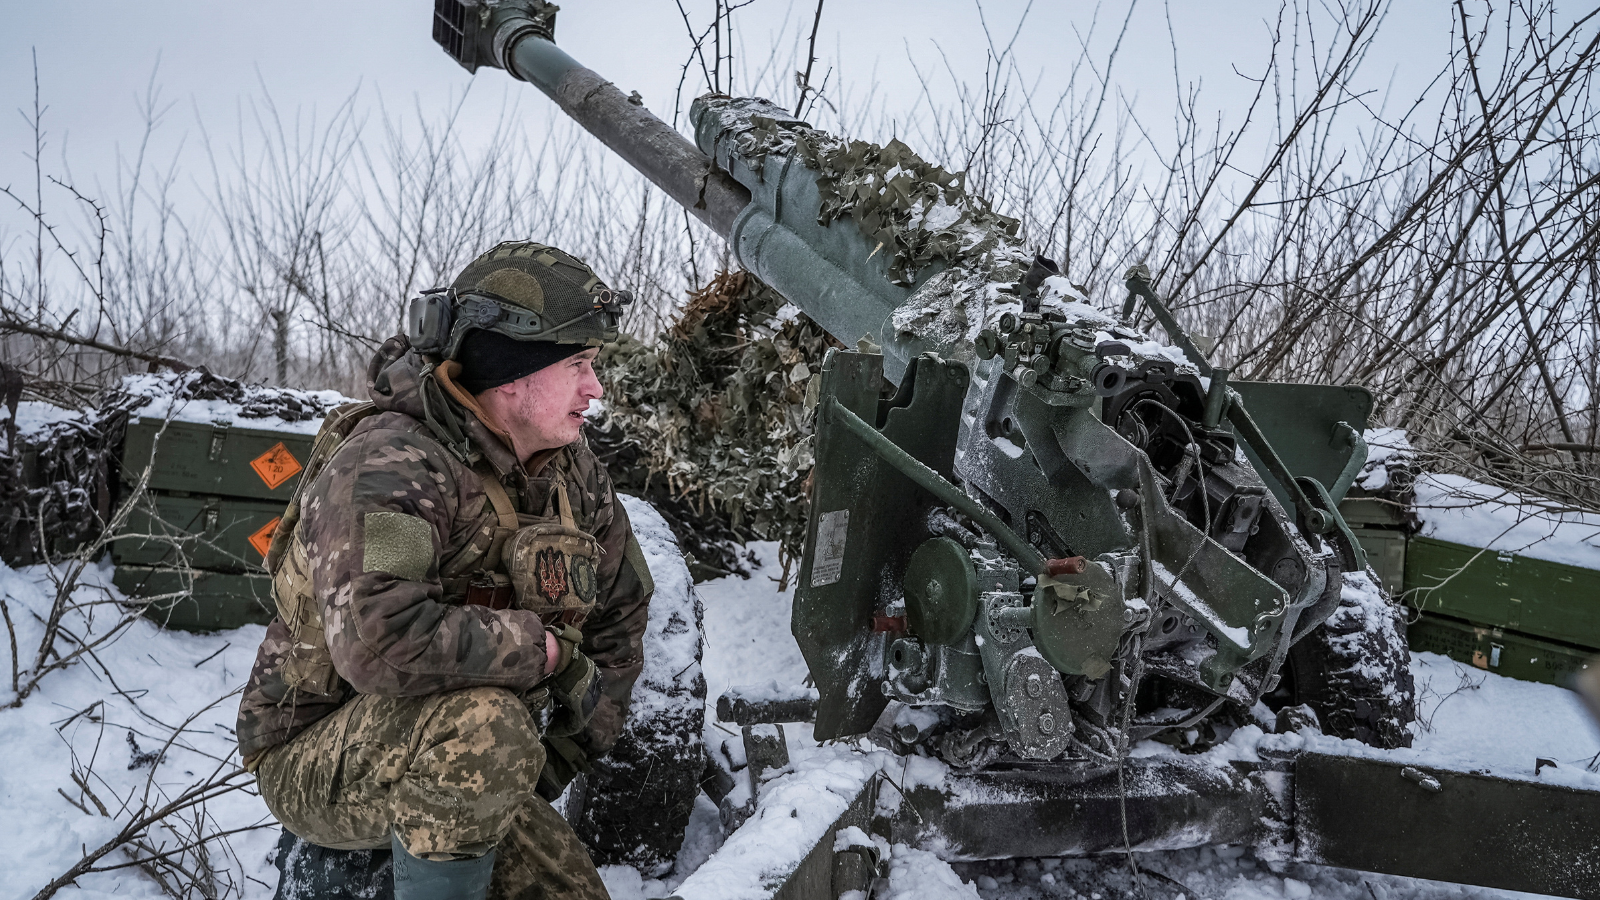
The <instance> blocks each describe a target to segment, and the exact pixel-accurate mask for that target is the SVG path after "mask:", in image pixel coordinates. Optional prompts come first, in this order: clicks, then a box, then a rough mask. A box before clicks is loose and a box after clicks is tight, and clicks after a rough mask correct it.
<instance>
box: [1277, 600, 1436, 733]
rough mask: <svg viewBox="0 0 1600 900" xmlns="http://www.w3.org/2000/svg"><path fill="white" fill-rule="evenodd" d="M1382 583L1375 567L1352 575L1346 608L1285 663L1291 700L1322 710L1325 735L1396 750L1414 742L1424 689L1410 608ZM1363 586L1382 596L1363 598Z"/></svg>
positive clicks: (1341, 606) (1342, 602) (1319, 715)
mask: <svg viewBox="0 0 1600 900" xmlns="http://www.w3.org/2000/svg"><path fill="white" fill-rule="evenodd" d="M1362 581H1366V582H1367V584H1366V585H1362V584H1361V582H1362ZM1376 584H1377V579H1376V577H1375V576H1374V575H1373V573H1372V571H1371V570H1370V569H1369V570H1367V571H1366V572H1363V573H1361V574H1358V575H1346V576H1345V588H1344V590H1343V591H1342V592H1341V596H1340V601H1339V606H1338V608H1337V609H1335V610H1334V612H1333V614H1332V615H1330V616H1329V617H1328V619H1327V621H1325V622H1324V623H1322V624H1321V625H1319V626H1317V627H1316V628H1315V629H1313V630H1312V631H1311V632H1310V633H1308V634H1306V636H1305V637H1302V638H1301V639H1300V640H1299V641H1298V642H1297V643H1295V645H1294V646H1293V647H1290V648H1289V656H1288V660H1287V661H1286V663H1285V665H1284V668H1285V669H1286V670H1288V671H1287V674H1288V678H1287V679H1286V681H1288V682H1289V684H1288V688H1289V691H1288V693H1289V695H1290V697H1291V698H1292V700H1291V702H1292V703H1304V704H1306V705H1308V706H1310V707H1311V708H1312V709H1313V710H1315V711H1316V713H1317V718H1318V719H1319V720H1320V721H1321V723H1322V731H1323V733H1324V734H1328V735H1332V736H1333V737H1339V738H1354V739H1355V740H1358V741H1361V742H1362V743H1364V744H1369V745H1371V746H1373V747H1378V748H1381V749H1385V750H1388V749H1393V748H1396V747H1409V746H1411V732H1410V730H1409V729H1408V728H1407V726H1408V725H1410V724H1411V723H1412V722H1413V721H1415V720H1416V688H1415V685H1414V683H1413V681H1412V677H1411V649H1410V647H1409V646H1408V645H1407V644H1406V637H1405V634H1406V631H1405V615H1404V612H1403V611H1402V610H1401V608H1400V606H1399V605H1398V604H1396V603H1394V602H1393V601H1392V600H1390V599H1389V597H1388V596H1387V595H1386V594H1384V593H1383V591H1382V589H1381V588H1376V587H1375V585H1376ZM1363 587H1370V588H1371V589H1372V590H1376V591H1377V594H1378V596H1379V597H1381V598H1382V603H1381V604H1379V603H1376V602H1372V601H1370V600H1369V601H1367V602H1363V595H1364V594H1365V593H1366V592H1365V591H1364V590H1362V588H1363Z"/></svg>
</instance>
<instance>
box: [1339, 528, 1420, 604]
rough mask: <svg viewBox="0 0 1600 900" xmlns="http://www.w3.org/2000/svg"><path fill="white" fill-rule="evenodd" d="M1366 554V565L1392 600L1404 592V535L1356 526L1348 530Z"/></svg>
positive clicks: (1381, 529) (1383, 529)
mask: <svg viewBox="0 0 1600 900" xmlns="http://www.w3.org/2000/svg"><path fill="white" fill-rule="evenodd" d="M1350 531H1351V533H1352V534H1354V535H1355V538H1356V542H1357V543H1358V544H1360V545H1361V549H1362V550H1363V551H1365V552H1366V554H1367V565H1369V566H1371V567H1372V570H1373V571H1374V572H1376V573H1377V575H1378V583H1379V584H1381V585H1382V586H1383V589H1384V590H1385V591H1387V592H1388V593H1389V596H1391V597H1398V596H1400V594H1401V593H1402V592H1403V591H1405V589H1406V584H1405V580H1406V544H1407V541H1408V538H1407V537H1406V533H1405V532H1403V531H1398V530H1396V529H1393V528H1378V527H1375V526H1365V525H1355V526H1352V527H1351V529H1350Z"/></svg>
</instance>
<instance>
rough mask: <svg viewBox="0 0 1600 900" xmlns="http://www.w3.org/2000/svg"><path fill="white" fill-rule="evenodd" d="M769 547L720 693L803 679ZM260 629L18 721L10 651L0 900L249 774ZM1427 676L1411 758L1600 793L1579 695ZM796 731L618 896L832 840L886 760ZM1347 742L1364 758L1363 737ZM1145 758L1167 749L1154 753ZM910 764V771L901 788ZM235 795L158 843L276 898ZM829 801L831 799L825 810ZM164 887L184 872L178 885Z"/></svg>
mask: <svg viewBox="0 0 1600 900" xmlns="http://www.w3.org/2000/svg"><path fill="white" fill-rule="evenodd" d="M756 549H757V552H758V555H759V556H760V558H761V560H762V562H763V568H762V569H761V570H760V571H759V572H757V573H756V575H755V576H754V577H753V578H751V579H750V580H748V581H743V580H739V579H725V580H721V581H717V582H712V583H709V584H705V585H701V586H700V588H699V593H700V595H701V598H702V600H703V602H704V605H705V624H704V628H705V635H706V639H707V648H706V653H705V660H704V673H705V676H706V679H707V682H708V686H709V689H710V696H711V697H712V698H715V697H716V696H718V695H719V694H720V693H721V692H722V691H724V690H726V689H728V688H730V687H734V686H739V685H757V684H767V683H771V682H777V684H778V685H779V686H780V687H782V686H794V685H798V684H799V683H800V682H801V681H802V680H803V679H804V677H805V665H804V662H803V661H802V659H801V657H800V653H799V650H798V648H797V647H796V646H795V644H794V639H793V637H792V636H791V635H790V633H789V602H790V597H789V596H788V594H787V593H780V592H779V591H778V590H777V585H776V576H777V574H778V573H777V568H776V564H775V548H774V547H773V546H771V545H758V546H757V548H756ZM658 552H659V551H658ZM54 595H55V588H54V585H53V583H52V571H51V570H48V569H46V568H45V567H38V566H36V567H31V568H29V569H26V570H23V571H20V572H19V571H13V570H11V569H9V568H5V567H4V566H3V565H0V599H3V600H4V601H5V604H6V611H7V614H8V615H9V617H10V619H11V621H12V622H13V623H14V625H15V629H16V635H17V644H18V649H19V651H20V652H19V655H20V657H21V662H20V668H21V669H22V670H23V671H22V674H23V678H22V682H23V684H24V685H26V682H27V680H28V679H27V670H28V668H29V667H30V666H31V665H32V663H33V661H34V651H35V649H36V648H37V646H38V641H39V638H40V636H41V634H42V631H43V628H44V625H43V622H42V621H41V618H42V617H43V616H45V615H47V613H48V610H49V608H50V604H51V600H52V598H53V597H54ZM74 596H75V597H76V599H77V600H78V601H79V602H80V603H88V604H93V605H89V606H86V607H85V608H83V609H81V610H79V611H76V612H73V613H70V614H69V615H68V616H67V617H66V619H65V620H64V624H65V626H66V628H67V629H68V630H69V631H70V633H71V635H72V637H70V638H66V639H63V640H62V641H61V642H60V644H59V646H61V647H63V648H64V651H63V652H69V651H70V648H71V647H72V646H73V645H74V642H75V641H77V640H79V639H83V640H88V641H93V640H94V639H95V636H96V635H102V634H105V633H106V632H107V631H108V630H109V629H110V628H111V627H112V626H113V625H114V624H115V623H117V621H118V619H119V611H118V608H117V607H116V606H115V604H114V603H112V602H110V601H113V600H115V599H117V596H118V595H117V594H116V592H115V589H114V588H112V587H111V570H110V567H109V565H102V566H91V567H90V568H88V569H87V570H86V571H85V572H84V575H83V578H82V580H81V585H80V587H79V588H78V590H77V592H76V594H75V595H74ZM261 636H262V629H261V628H258V627H251V628H242V629H238V630H236V631H231V632H225V633H221V634H214V635H188V634H183V633H176V632H163V631H161V630H159V629H157V628H156V627H155V626H154V625H152V624H150V623H148V622H145V621H143V620H137V621H134V622H132V623H131V624H129V625H128V626H127V628H126V631H125V632H124V633H123V634H122V635H121V636H120V637H118V638H117V639H116V640H114V641H110V642H108V643H106V644H104V645H102V646H99V647H97V648H96V650H95V659H93V660H88V659H84V660H80V661H79V662H77V663H75V664H73V665H72V666H70V667H68V668H66V669H64V670H59V671H55V672H52V673H50V674H48V675H46V676H45V677H44V678H43V679H42V681H40V683H39V685H38V687H37V688H36V689H35V690H34V691H33V693H32V694H31V695H30V696H28V697H27V698H26V700H25V701H24V702H23V703H22V705H21V706H20V707H18V708H12V709H5V708H3V707H5V706H6V705H7V704H9V703H10V701H11V699H12V696H13V695H12V693H11V686H10V678H9V675H10V671H11V663H10V660H9V659H7V661H6V662H5V663H3V664H0V838H3V840H0V873H3V874H0V900H13V898H15V900H27V898H31V897H33V896H34V895H35V894H36V893H38V892H39V890H40V889H41V888H43V887H45V886H46V885H47V884H49V883H50V882H51V881H52V880H54V879H56V878H58V877H59V876H61V875H62V874H63V873H66V872H68V870H69V869H71V867H72V866H73V865H74V864H75V863H77V862H78V861H79V860H80V859H82V858H83V857H84V855H85V853H87V852H92V851H93V850H94V848H96V847H97V846H99V845H101V844H104V843H105V842H107V841H108V840H110V839H112V838H113V836H115V835H116V834H117V832H118V831H119V830H120V829H121V828H122V827H123V826H124V825H125V824H126V823H127V822H128V821H129V818H130V815H131V814H132V813H133V811H134V810H137V809H138V808H140V807H141V805H145V804H146V803H147V802H148V804H149V805H152V806H159V805H160V804H163V803H167V802H170V800H171V798H174V797H177V796H180V795H181V794H183V793H184V792H185V791H186V790H189V789H190V788H192V787H193V786H194V785H197V784H202V783H205V782H207V781H208V780H210V779H211V778H212V777H213V774H214V773H218V774H220V775H226V774H227V773H228V772H229V771H230V770H231V769H232V768H233V766H234V762H235V761H234V759H233V755H232V754H233V734H232V727H233V722H234V713H235V707H236V704H237V696H236V694H235V693H233V692H235V691H237V689H238V688H239V687H240V686H241V685H242V684H243V681H244V679H245V677H246V675H247V673H248V669H249V666H250V663H251V660H252V658H253V656H254V652H255V648H256V645H257V643H258V642H259V641H260V639H261ZM4 647H5V645H4V644H0V653H4V654H9V651H8V650H5V649H3V648H4ZM1413 671H1414V673H1415V675H1416V677H1417V683H1418V690H1419V699H1420V710H1419V713H1420V716H1419V719H1420V721H1419V723H1418V725H1417V726H1415V728H1416V731H1417V735H1416V746H1415V748H1413V749H1412V750H1410V751H1404V753H1406V754H1409V755H1410V758H1413V759H1417V760H1420V761H1423V762H1425V763H1428V764H1434V765H1447V764H1453V765H1456V766H1460V767H1469V768H1477V769H1488V770H1491V771H1494V772H1496V773H1497V774H1504V775H1507V776H1510V777H1523V778H1534V777H1538V778H1540V779H1541V780H1553V781H1558V782H1560V783H1568V784H1581V785H1583V786H1586V787H1591V788H1594V787H1600V776H1596V775H1593V774H1591V773H1589V772H1588V771H1587V766H1588V764H1590V763H1591V761H1592V758H1593V757H1595V755H1596V754H1600V731H1597V730H1596V728H1595V726H1594V725H1593V724H1592V723H1591V722H1590V721H1589V720H1588V718H1587V717H1586V716H1585V714H1584V712H1583V709H1582V707H1581V706H1580V705H1579V703H1578V702H1577V700H1576V698H1575V697H1573V696H1572V695H1571V694H1569V693H1567V692H1566V691H1564V690H1561V689H1559V688H1555V687H1550V686H1547V685H1538V684H1529V683H1524V682H1518V681H1512V680H1510V679H1506V678H1502V677H1500V676H1497V675H1493V674H1489V673H1486V672H1480V671H1478V670H1476V669H1471V668H1469V667H1466V666H1461V665H1459V664H1457V663H1454V662H1452V661H1450V660H1448V659H1445V658H1444V657H1439V656H1434V655H1431V654H1419V655H1418V657H1417V658H1416V660H1415V661H1414V663H1413ZM787 731H788V737H789V740H790V744H791V754H792V756H793V758H794V765H793V766H792V769H793V771H790V772H787V773H785V774H781V775H779V776H778V777H777V778H776V779H774V780H773V781H770V782H768V783H767V785H766V786H765V788H764V797H766V798H769V802H772V803H776V804H777V805H778V806H781V807H782V809H781V810H779V812H781V813H782V814H781V815H779V814H773V815H771V816H769V817H768V818H769V819H770V820H771V821H770V822H756V823H753V824H755V825H757V826H759V827H758V828H751V829H750V830H749V831H748V833H746V834H745V835H744V836H743V837H738V836H736V837H735V838H733V839H731V840H730V841H729V843H728V844H727V846H726V847H725V848H724V849H725V850H726V851H727V852H725V853H721V854H718V855H717V857H716V861H715V862H712V863H711V864H709V865H706V864H705V863H706V860H707V859H708V858H709V857H711V855H712V853H713V851H716V850H717V849H718V848H719V847H721V846H722V841H721V837H720V831H719V827H718V824H717V813H716V810H715V809H714V808H713V807H712V805H711V804H710V803H709V801H706V800H704V798H702V800H701V802H700V805H699V806H698V807H697V808H696V812H695V816H694V818H693V819H692V820H691V823H690V827H689V833H688V835H687V839H686V841H685V846H684V850H683V851H682V853H680V855H679V858H678V866H677V868H676V869H675V871H674V872H673V874H672V875H670V876H669V877H668V878H666V879H665V880H662V881H657V880H650V879H645V878H642V877H641V876H640V874H639V873H638V872H637V871H634V870H632V869H628V868H625V867H608V868H607V869H606V870H605V871H604V872H603V873H602V874H603V875H604V877H605V879H606V882H607V884H608V885H609V886H610V888H611V890H612V893H613V896H614V897H616V900H642V898H648V897H660V896H665V895H666V894H668V893H670V892H672V891H679V892H680V893H681V894H682V895H684V896H685V897H689V896H694V897H696V898H701V897H703V898H707V900H737V898H740V897H742V896H748V895H749V889H750V887H751V884H752V882H751V880H750V876H751V874H752V873H753V872H756V871H758V870H759V869H760V868H761V867H770V866H772V865H774V864H775V863H778V862H781V860H782V857H783V856H784V855H785V854H793V853H795V852H798V851H800V850H802V849H803V847H800V846H796V845H795V842H796V841H797V840H798V839H799V838H798V836H799V835H800V834H801V833H803V832H805V831H807V829H812V828H815V827H818V826H817V822H816V821H813V820H824V819H827V820H830V821H831V815H835V814H836V812H831V810H833V809H834V807H833V806H830V805H828V804H829V803H833V802H834V800H832V799H829V795H831V797H832V798H840V797H844V796H846V795H847V794H849V793H850V791H851V787H850V785H851V783H852V782H853V781H855V780H858V779H861V778H865V777H867V776H868V775H869V774H870V772H871V770H872V769H873V768H874V767H875V766H877V765H880V764H881V763H880V761H879V760H880V758H882V757H885V756H886V754H877V753H871V754H861V753H856V752H854V751H852V750H850V749H848V748H845V747H843V746H840V745H830V746H828V747H819V746H817V745H816V743H815V742H814V741H811V740H810V729H809V728H808V727H797V728H790V729H787ZM733 736H734V734H733V730H724V729H722V728H721V727H720V726H718V725H717V724H716V723H714V722H709V721H708V725H707V739H708V742H709V743H711V744H712V745H713V746H717V745H720V744H721V742H722V741H723V740H724V739H727V738H730V737H733ZM1262 741H1306V742H1309V743H1311V744H1312V745H1314V746H1317V747H1319V748H1325V747H1329V746H1331V745H1332V744H1334V742H1333V741H1332V740H1331V739H1329V738H1325V737H1322V736H1319V735H1306V736H1299V735H1292V736H1270V735H1267V736H1263V735H1261V734H1259V733H1256V732H1255V731H1254V729H1253V728H1245V729H1240V731H1239V732H1238V733H1236V734H1235V735H1234V737H1233V739H1232V740H1231V741H1229V742H1228V743H1227V744H1226V745H1224V747H1222V748H1218V750H1217V751H1213V752H1220V753H1221V754H1223V755H1228V754H1232V755H1235V756H1248V755H1249V754H1251V753H1253V752H1254V749H1255V747H1256V746H1258V745H1259V744H1260V742H1262ZM1341 749H1343V750H1345V751H1346V752H1366V751H1365V749H1364V748H1361V747H1360V745H1354V746H1342V747H1341ZM1142 752H1154V751H1153V749H1151V748H1142ZM1535 757H1548V758H1554V759H1555V760H1556V761H1557V762H1558V765H1559V768H1557V769H1555V770H1552V769H1550V768H1548V767H1547V768H1545V769H1544V770H1543V772H1542V773H1539V774H1538V775H1537V776H1536V775H1535V773H1534V768H1535V765H1534V758H1535ZM902 764H903V762H902V763H897V764H896V765H897V768H896V770H895V775H896V777H897V778H898V777H900V776H901V774H902V771H903V770H902V769H901V768H899V765H902ZM925 768H926V770H927V771H926V772H924V773H923V774H922V775H921V776H920V778H921V779H926V780H934V779H937V778H938V777H939V770H938V765H937V764H935V763H933V762H931V761H927V762H926V766H925ZM79 781H81V782H82V784H81V785H80V784H79V783H78V782H79ZM234 783H237V784H238V785H239V788H238V789H236V790H231V791H228V792H225V793H220V794H218V795H216V796H214V797H211V798H210V799H208V800H207V801H206V802H205V803H204V804H203V805H200V806H196V807H193V808H191V809H190V810H189V811H188V813H187V814H186V817H184V822H185V824H184V825H182V826H181V827H179V828H178V829H177V830H176V831H175V832H173V833H165V834H156V835H153V836H152V838H151V841H150V846H151V848H152V849H154V850H156V851H157V852H166V851H170V850H172V849H173V848H174V847H176V846H178V844H179V842H181V841H182V840H183V837H184V834H186V833H189V832H190V829H191V828H192V823H194V821H195V817H196V816H201V817H202V818H201V820H200V821H199V825H200V827H201V829H202V830H203V831H205V832H207V833H213V834H215V833H219V832H232V833H230V834H228V835H227V836H226V837H224V838H221V839H219V840H215V841H213V842H212V843H210V844H209V845H208V851H207V860H206V862H207V864H208V865H209V867H210V868H211V869H212V870H214V872H215V875H214V876H213V877H214V878H215V879H216V883H217V887H218V890H217V892H216V893H217V894H218V895H219V896H228V897H246V898H267V897H270V896H271V895H272V890H273V886H274V885H273V879H274V878H275V872H274V870H273V868H272V865H271V863H270V857H269V854H270V853H271V851H272V848H273V845H274V843H275V840H276V826H275V825H274V824H273V823H272V822H271V820H270V818H268V817H267V814H266V810H265V807H264V806H263V805H262V804H261V801H260V799H259V798H258V797H256V796H255V795H254V793H253V792H252V791H251V789H250V787H249V784H248V781H247V780H245V779H242V778H236V779H235V782H234ZM224 786H226V785H224ZM91 794H92V795H93V796H92V797H91V796H90V795H91ZM819 798H820V799H821V800H825V801H828V802H827V803H823V804H821V805H818V801H819ZM96 801H98V804H97V802H96ZM100 806H104V807H105V813H106V814H102V813H101V811H100V809H99V807H100ZM825 824H826V823H825V822H824V823H823V825H824V826H825ZM758 838H759V839H758ZM163 844H164V849H163ZM145 855H148V853H146V854H145ZM131 858H132V857H130V855H129V853H128V852H127V851H125V850H121V849H118V850H115V851H112V852H110V853H108V854H106V855H105V856H104V857H103V858H101V859H100V860H99V861H98V867H99V868H102V869H106V868H109V867H120V868H110V869H109V870H108V871H93V872H89V873H88V874H85V875H83V876H81V877H79V878H78V879H77V882H76V886H68V887H65V888H63V889H62V890H61V891H60V893H58V894H57V895H56V896H59V897H74V898H76V897H97V896H102V895H112V894H115V895H117V896H119V897H134V898H139V897H152V898H154V897H161V896H165V894H164V893H163V890H162V887H161V885H160V884H158V883H157V881H156V880H155V878H153V877H152V876H151V875H149V874H147V873H146V872H144V871H141V870H140V869H139V868H137V867H129V866H128V863H129V862H130V860H131ZM179 861H180V862H181V863H182V864H183V865H184V866H186V867H187V868H188V869H189V870H190V871H195V872H198V871H199V870H200V868H201V866H200V865H199V860H197V859H196V857H195V856H194V855H193V854H192V853H191V854H189V855H187V856H184V857H183V858H182V859H181V860H179ZM889 862H890V877H889V879H888V882H887V883H886V884H884V885H882V886H881V887H880V891H879V894H878V896H879V897H880V898H894V900H913V898H915V900H957V898H960V900H973V898H974V897H982V898H984V900H1034V898H1040V900H1043V898H1052V900H1054V898H1062V900H1073V898H1079V897H1082V898H1088V900H1096V898H1099V900H1110V898H1113V897H1118V898H1120V897H1125V896H1129V884H1130V882H1129V874H1128V869H1127V863H1126V861H1125V860H1124V859H1123V858H1121V857H1120V856H1116V857H1101V858H1096V859H1076V860H1048V859H1047V860H1019V861H1005V862H992V863H973V864H958V865H957V866H955V867H951V866H950V865H948V864H946V863H944V862H942V861H940V860H939V859H938V858H937V857H935V856H933V855H932V854H929V853H926V852H923V851H920V850H916V849H913V848H907V847H895V848H890V853H889ZM1140 863H1141V865H1142V866H1143V867H1144V868H1145V869H1146V870H1148V871H1150V872H1153V873H1157V874H1155V875H1149V876H1146V891H1147V895H1148V896H1149V897H1152V898H1163V900H1166V898H1175V897H1179V896H1183V897H1184V898H1185V900H1192V898H1199V897H1205V898H1232V900H1256V898H1269V897H1270V898H1279V897H1291V898H1298V897H1312V896H1315V897H1332V898H1348V900H1356V898H1363V900H1373V898H1375V900H1389V898H1400V897H1421V898H1446V897H1482V898H1498V897H1511V896H1520V895H1515V894H1511V893H1508V892H1504V891H1493V890H1486V889H1480V888H1466V887H1460V886H1456V885H1448V884H1441V883H1432V882H1420V881H1414V880H1408V879H1400V878H1393V877H1389V876H1381V875H1369V874H1365V873H1360V872H1350V871H1345V870H1338V869H1329V868H1323V867H1316V866H1305V865H1297V864H1292V863H1291V864H1283V863H1277V862H1266V861H1262V860H1258V859H1256V858H1255V857H1254V856H1253V855H1252V854H1251V853H1249V852H1248V851H1246V850H1243V849H1240V848H1227V847H1223V848H1207V849H1200V850H1186V851H1177V852H1165V853H1151V854H1141V855H1140ZM165 877H169V878H171V877H173V876H172V875H171V874H170V873H167V874H166V875H165ZM686 879H687V880H686ZM229 886H231V887H229ZM225 887H227V888H228V889H227V890H226V891H224V890H223V888H225Z"/></svg>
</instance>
